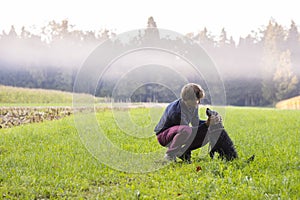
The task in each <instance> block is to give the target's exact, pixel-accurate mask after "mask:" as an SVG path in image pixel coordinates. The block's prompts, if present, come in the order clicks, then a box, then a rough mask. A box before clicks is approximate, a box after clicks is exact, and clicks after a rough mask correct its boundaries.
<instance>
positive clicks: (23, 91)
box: [0, 85, 72, 106]
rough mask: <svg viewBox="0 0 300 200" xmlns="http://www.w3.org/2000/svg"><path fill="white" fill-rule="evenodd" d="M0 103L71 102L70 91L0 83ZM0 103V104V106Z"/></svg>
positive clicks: (66, 103)
mask: <svg viewBox="0 0 300 200" xmlns="http://www.w3.org/2000/svg"><path fill="white" fill-rule="evenodd" d="M0 103H1V104H2V105H4V104H18V105H22V104H64V105H71V104H72V93H71V92H63V91H57V90H46V89H30V88H21V87H11V86H3V85H0ZM2 105H1V106H2Z"/></svg>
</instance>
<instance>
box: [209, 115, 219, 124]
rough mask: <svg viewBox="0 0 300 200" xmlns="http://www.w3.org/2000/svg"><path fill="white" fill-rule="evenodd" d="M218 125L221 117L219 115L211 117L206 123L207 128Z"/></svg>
mask: <svg viewBox="0 0 300 200" xmlns="http://www.w3.org/2000/svg"><path fill="white" fill-rule="evenodd" d="M219 123H222V117H221V116H220V115H212V116H210V117H209V118H208V119H207V121H206V125H207V126H210V125H215V124H219Z"/></svg>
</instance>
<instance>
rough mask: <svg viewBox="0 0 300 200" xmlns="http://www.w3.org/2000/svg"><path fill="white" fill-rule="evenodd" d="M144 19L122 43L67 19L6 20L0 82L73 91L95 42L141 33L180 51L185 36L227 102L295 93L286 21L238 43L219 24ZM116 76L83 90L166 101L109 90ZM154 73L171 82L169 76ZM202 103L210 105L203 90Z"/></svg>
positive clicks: (167, 96) (294, 40)
mask: <svg viewBox="0 0 300 200" xmlns="http://www.w3.org/2000/svg"><path fill="white" fill-rule="evenodd" d="M145 22H146V23H145V31H144V32H141V34H140V35H139V37H136V38H134V39H132V40H130V41H128V42H126V43H122V41H115V40H114V39H113V38H115V37H116V35H117V33H114V32H113V31H110V30H93V31H92V30H91V31H83V30H78V29H76V26H75V25H72V24H69V22H68V20H63V21H61V22H56V21H50V22H49V23H48V24H47V25H46V26H44V27H39V28H36V29H35V30H32V29H30V28H28V27H23V28H22V29H21V30H16V29H15V27H14V26H13V25H12V26H11V29H10V30H9V31H8V32H5V31H4V30H3V31H2V33H0V70H1V73H0V85H9V86H16V87H26V88H44V89H55V90H62V91H73V85H74V82H75V79H76V75H77V73H78V71H79V70H80V67H81V65H82V63H84V61H85V59H86V58H87V57H88V56H89V54H90V53H91V52H92V51H93V50H94V49H95V48H96V47H97V46H98V45H99V44H101V43H102V42H105V41H112V42H114V43H115V44H114V45H115V48H116V49H122V48H126V46H130V45H137V46H138V45H140V46H141V47H144V46H145V45H147V44H149V43H151V40H149V38H152V39H153V37H154V38H155V40H160V42H164V41H166V42H168V40H172V44H174V46H173V47H170V48H172V49H174V51H176V52H178V53H179V54H181V55H184V52H181V49H183V48H185V47H186V43H187V42H188V41H193V42H194V43H196V44H198V45H200V46H201V47H202V48H203V49H204V51H205V52H207V54H208V55H209V56H210V58H211V59H212V60H213V61H214V63H215V64H216V67H217V68H218V71H219V74H220V76H221V78H222V80H221V81H223V83H224V88H225V91H226V104H227V105H238V106H273V105H274V104H275V103H276V102H278V101H280V100H283V99H287V98H290V97H294V96H298V95H300V83H299V79H300V33H299V31H298V27H297V24H296V23H295V22H294V21H291V24H290V27H283V26H281V25H280V24H278V23H277V22H276V21H275V20H274V19H271V20H270V21H269V23H268V24H267V25H266V26H265V27H263V28H260V29H259V30H256V31H252V32H251V33H249V35H248V36H246V37H244V38H243V37H240V39H239V41H234V40H233V38H232V37H231V36H228V35H227V33H226V29H225V28H223V29H222V30H221V31H220V35H219V36H215V35H212V34H211V33H210V32H209V30H207V29H206V28H204V29H203V30H202V31H199V32H196V33H194V32H191V33H187V34H186V35H185V38H186V39H184V38H162V37H159V36H160V34H161V33H160V29H159V26H157V24H156V22H155V21H154V18H153V17H149V19H148V21H146V20H145ZM192 50H193V49H191V51H192ZM153 68H155V66H154V67H153ZM121 70H122V69H120V71H121ZM158 74H159V72H158ZM118 76H119V75H118V72H115V73H114V76H110V77H106V79H105V83H104V84H105V85H106V89H102V88H101V86H100V85H101V84H99V86H98V87H97V88H91V91H90V93H92V94H95V95H96V96H99V97H110V98H111V97H113V98H114V100H115V101H128V100H129V101H144V102H146V101H147V102H149V101H152V102H168V101H171V100H172V99H174V94H173V93H172V92H171V91H169V90H168V88H165V87H164V86H163V85H158V84H155V83H148V84H146V85H143V86H142V87H140V88H138V89H137V90H135V92H134V93H133V94H132V95H131V97H130V99H128V98H126V97H122V95H117V96H113V95H112V90H113V86H114V84H115V83H116V81H117V79H118ZM188 76H189V75H188ZM162 78H165V79H167V80H168V79H170V81H172V79H173V78H174V77H172V76H170V77H162ZM189 78H190V79H189V80H194V79H193V77H189ZM194 81H195V82H199V81H198V80H194ZM200 83H201V84H202V82H201V81H200ZM174 84H175V85H176V84H178V85H177V88H178V90H180V87H181V86H182V85H180V84H179V82H174ZM102 85H103V84H102ZM126 87H128V88H126ZM126 87H123V89H124V90H129V89H130V87H131V86H129V85H128V86H126ZM205 87H206V86H205V83H204V88H205ZM107 88H108V89H107ZM109 88H110V89H109ZM206 103H210V99H209V96H208V98H207V99H206Z"/></svg>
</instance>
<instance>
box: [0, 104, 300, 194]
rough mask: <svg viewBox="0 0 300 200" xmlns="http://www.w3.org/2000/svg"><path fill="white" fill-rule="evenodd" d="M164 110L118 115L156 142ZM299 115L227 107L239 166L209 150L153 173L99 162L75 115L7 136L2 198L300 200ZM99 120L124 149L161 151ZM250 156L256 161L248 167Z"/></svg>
mask: <svg viewBox="0 0 300 200" xmlns="http://www.w3.org/2000/svg"><path fill="white" fill-rule="evenodd" d="M203 110H204V108H202V109H201V112H203ZM162 111H163V108H161V109H158V108H132V109H129V110H127V109H124V110H118V111H117V116H122V115H126V114H128V113H129V115H130V117H131V118H130V119H131V120H132V121H133V122H134V124H137V125H138V126H140V127H142V129H143V131H144V132H146V133H149V134H150V135H151V134H152V133H153V126H154V125H155V123H156V122H157V120H158V118H159V116H160V114H161V113H162ZM150 116H151V117H152V119H151V117H150ZM201 116H203V115H202V114H201ZM299 116H300V111H296V110H277V109H272V108H240V107H226V118H225V120H224V122H225V127H226V129H227V131H228V133H229V135H230V136H231V138H232V140H233V141H234V143H235V145H236V148H237V150H238V153H239V159H237V160H234V161H232V162H226V161H223V160H220V159H217V158H215V159H211V158H210V157H209V156H208V148H207V147H204V148H202V149H199V150H196V151H193V154H192V161H193V162H192V164H186V163H182V162H177V163H171V164H170V165H166V166H165V167H163V168H161V169H159V170H156V171H152V172H148V173H132V172H126V171H118V170H115V169H113V168H111V167H109V166H107V165H104V164H102V163H101V162H99V161H98V160H97V159H96V158H95V157H94V156H93V155H92V154H91V153H89V151H88V150H87V148H86V147H85V145H84V144H83V142H82V141H81V139H80V136H79V134H78V132H77V129H76V128H75V122H74V116H69V117H66V118H63V119H60V120H56V121H44V122H43V123H36V124H28V125H23V126H17V127H13V128H8V129H0V138H1V139H0V199H299V196H300V159H299V155H300V140H299V138H300V132H299V124H300V118H299ZM96 117H97V119H98V122H99V125H100V126H102V127H103V129H104V132H105V133H106V136H107V138H109V140H110V141H112V142H113V143H114V144H115V145H117V146H119V147H120V148H123V149H126V150H127V151H133V152H149V151H156V150H157V149H161V147H160V146H159V144H158V142H157V141H156V138H155V136H154V135H153V136H150V137H148V138H147V139H141V138H138V139H137V138H135V137H134V136H132V135H131V136H128V135H126V133H127V132H128V131H133V132H135V131H134V130H133V129H132V126H130V127H125V129H126V128H127V131H124V129H123V128H124V127H123V128H122V129H121V128H120V124H118V123H116V121H118V120H116V115H115V114H114V113H112V112H111V110H110V109H103V110H99V112H98V113H97V114H96ZM121 118H122V117H121ZM121 124H123V125H124V124H125V125H124V126H126V123H121ZM128 124H129V123H128ZM135 134H139V133H138V132H135ZM251 155H255V159H254V161H252V162H247V159H248V158H249V157H250V156H251ZM114 158H115V156H114V155H111V157H110V159H112V160H113V159H114ZM139 167H140V166H136V168H139Z"/></svg>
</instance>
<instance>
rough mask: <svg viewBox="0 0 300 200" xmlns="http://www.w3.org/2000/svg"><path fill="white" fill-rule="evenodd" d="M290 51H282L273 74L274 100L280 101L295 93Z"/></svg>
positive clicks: (295, 82)
mask: <svg viewBox="0 0 300 200" xmlns="http://www.w3.org/2000/svg"><path fill="white" fill-rule="evenodd" d="M291 65H292V63H291V53H290V51H289V50H287V51H285V52H282V54H281V56H280V60H279V64H278V67H277V69H276V72H275V74H274V76H273V81H274V86H275V95H276V100H277V101H280V100H283V99H287V98H290V97H293V96H295V95H296V92H297V91H296V89H297V84H298V79H297V77H296V76H295V75H294V74H293V72H292V70H291Z"/></svg>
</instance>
